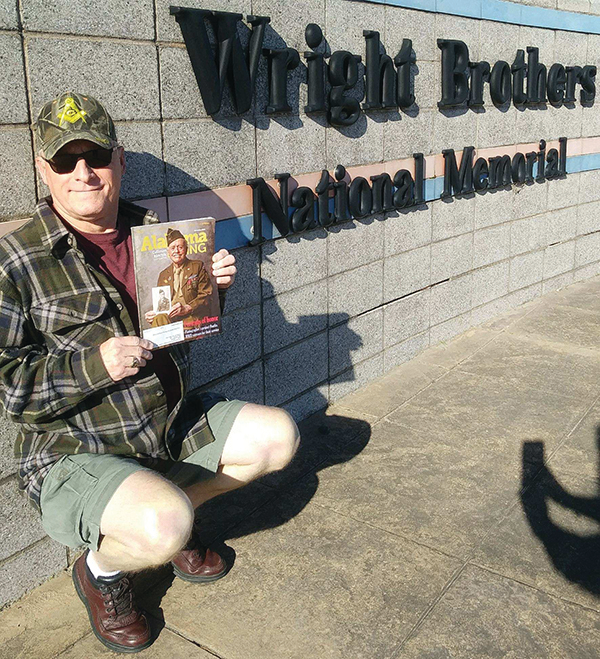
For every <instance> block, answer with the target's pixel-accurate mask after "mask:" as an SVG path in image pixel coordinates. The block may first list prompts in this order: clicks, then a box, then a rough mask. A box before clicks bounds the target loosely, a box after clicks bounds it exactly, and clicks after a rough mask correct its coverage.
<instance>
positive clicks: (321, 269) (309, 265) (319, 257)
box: [261, 229, 327, 297]
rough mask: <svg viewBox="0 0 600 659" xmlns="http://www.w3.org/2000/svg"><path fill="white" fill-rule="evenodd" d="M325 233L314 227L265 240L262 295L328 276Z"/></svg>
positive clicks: (271, 294) (274, 293)
mask: <svg viewBox="0 0 600 659" xmlns="http://www.w3.org/2000/svg"><path fill="white" fill-rule="evenodd" d="M326 236H327V233H326V232H325V230H324V229H315V230H314V231H309V232H307V233H303V234H302V235H301V236H292V237H290V238H283V239H281V240H275V241H273V242H269V243H266V244H264V245H263V246H262V247H261V250H262V263H261V277H262V287H263V297H270V296H273V295H277V294H279V293H283V292H284V291H289V290H291V289H293V288H298V287H300V286H306V285H307V284H310V283H311V282H315V281H321V280H322V279H325V278H326V277H327V240H326Z"/></svg>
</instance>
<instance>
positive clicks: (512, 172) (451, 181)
mask: <svg viewBox="0 0 600 659" xmlns="http://www.w3.org/2000/svg"><path fill="white" fill-rule="evenodd" d="M170 11H171V14H173V15H174V16H175V18H176V20H177V22H178V23H179V25H180V28H181V31H182V34H183V38H184V41H185V44H186V48H187V51H188V54H189V57H190V61H191V63H192V67H193V70H194V73H195V76H196V80H197V82H198V86H199V89H200V93H201V95H202V100H203V102H204V106H205V109H206V111H207V113H208V114H210V115H214V114H216V113H217V112H218V111H219V110H220V107H221V102H222V97H223V90H224V87H225V84H228V86H229V89H230V91H231V99H232V103H233V107H234V110H235V111H236V112H237V113H238V114H243V113H244V112H247V111H248V110H249V109H250V107H251V104H252V100H253V97H254V89H255V83H256V78H257V73H258V65H259V60H260V57H266V58H267V61H268V83H269V84H268V88H269V98H268V100H267V101H266V105H265V107H264V112H265V113H266V114H275V113H286V112H291V111H292V109H291V107H290V106H289V104H288V100H287V82H288V75H289V72H290V71H291V70H293V69H295V68H296V67H297V66H298V65H299V63H300V54H299V53H298V51H297V50H295V49H294V48H287V47H286V48H263V42H264V35H265V29H266V26H267V25H268V24H269V23H270V20H271V19H270V18H269V17H268V16H248V17H247V21H248V24H249V25H250V26H251V30H250V39H249V44H248V48H247V51H246V52H244V48H243V47H242V45H241V42H240V39H239V35H238V25H239V23H240V22H241V21H242V18H243V16H242V14H237V13H231V12H219V11H210V10H205V9H191V8H184V7H171V9H170ZM209 24H210V26H211V28H212V33H213V35H214V39H213V41H214V45H213V44H211V39H210V38H209V31H208V29H207V28H208V25H209ZM363 35H364V37H365V40H366V61H365V66H364V67H359V63H360V62H361V59H362V58H361V56H359V55H355V54H352V53H350V52H349V51H346V50H338V51H335V52H333V53H331V55H330V56H326V55H325V54H324V52H323V50H324V49H323V48H320V46H322V44H323V42H324V37H323V33H322V30H321V28H320V27H319V26H318V25H316V24H314V23H311V24H310V25H308V26H307V27H306V30H305V37H306V43H307V46H308V47H309V48H311V50H310V51H307V52H304V54H303V55H304V58H305V60H306V67H307V85H308V104H307V105H306V106H305V108H304V110H305V112H306V113H307V114H310V113H315V112H327V118H328V121H329V123H331V124H332V125H334V126H349V125H352V124H353V123H355V122H356V121H357V120H358V118H359V117H360V114H361V112H362V111H363V110H366V111H369V110H381V109H386V108H395V107H398V108H407V107H410V106H411V105H413V103H415V100H416V99H415V96H414V89H413V86H412V79H411V65H412V64H414V63H415V62H416V55H415V54H414V51H413V48H412V41H411V40H410V39H404V40H403V41H402V45H401V47H400V50H399V51H398V53H397V54H396V55H395V56H394V57H393V58H392V57H390V56H389V55H387V54H386V53H385V49H384V48H383V47H382V45H381V42H380V35H379V32H377V31H375V30H364V31H363ZM437 44H438V47H439V48H440V50H441V51H442V56H441V67H442V70H441V81H442V84H441V88H442V89H441V98H440V100H439V102H438V107H439V108H440V109H447V108H453V107H460V106H467V107H482V106H483V105H484V89H485V86H486V85H488V86H489V93H490V98H491V100H492V102H493V103H494V105H496V106H498V107H506V106H507V105H508V104H510V103H513V104H514V105H516V106H519V107H522V108H524V109H527V108H531V107H539V106H540V105H542V106H543V105H544V104H546V103H550V104H552V105H554V106H557V107H558V106H561V105H572V104H574V103H576V102H577V97H579V101H580V102H581V103H582V104H584V105H588V104H591V103H593V101H594V98H595V95H596V83H595V77H596V67H595V66H593V65H584V66H579V65H577V64H574V63H570V64H568V65H564V64H562V63H558V62H556V63H553V64H552V65H550V66H549V68H548V67H546V65H545V64H543V63H541V62H540V61H539V50H538V48H536V47H534V46H528V47H527V56H525V52H524V51H523V50H522V49H519V50H517V53H516V56H515V58H514V60H513V62H512V63H508V62H506V61H498V62H495V63H494V64H493V65H492V64H490V63H489V62H487V61H480V62H472V61H471V60H470V58H469V49H468V47H467V45H466V44H465V43H464V42H462V41H458V40H453V39H438V41H437ZM326 59H328V60H329V61H328V62H326V61H325V60H326ZM363 78H364V87H365V94H364V102H363V103H362V106H361V104H360V103H359V101H358V100H357V99H356V98H355V97H353V96H352V95H350V94H349V92H350V91H351V90H352V89H353V88H354V87H356V86H357V85H358V84H359V82H361V83H362V82H363ZM326 80H327V82H328V83H329V84H328V86H326ZM566 148H567V145H566V138H561V139H560V148H559V149H558V150H557V149H550V150H548V152H546V144H545V141H544V140H542V141H541V142H540V145H539V150H538V151H535V152H533V151H532V152H529V153H517V154H515V155H514V156H513V157H512V158H510V157H509V156H497V157H495V158H489V159H488V160H486V159H484V158H478V159H477V160H475V161H474V147H466V148H465V149H464V151H463V158H462V161H461V164H460V168H459V167H458V165H457V162H456V157H455V154H454V151H453V150H452V149H448V150H445V151H443V155H444V160H445V171H444V189H443V192H442V194H441V197H442V198H444V197H449V196H452V195H460V194H467V193H471V192H474V191H484V190H488V189H495V188H499V187H503V186H506V185H509V184H511V183H531V182H533V181H534V176H535V180H536V181H539V182H541V181H543V180H546V179H552V178H557V177H562V176H565V175H566ZM414 160H415V167H414V171H415V175H414V177H413V175H412V174H411V173H410V172H409V171H408V170H400V171H398V172H397V173H396V174H395V175H394V176H393V177H390V176H389V174H387V173H382V174H380V175H378V176H372V177H371V181H370V182H369V181H367V180H366V179H364V178H362V177H357V178H355V179H354V180H353V181H352V182H351V183H350V184H349V183H348V182H347V176H346V169H345V168H344V167H343V166H342V165H338V167H337V168H336V169H335V172H334V180H332V179H331V177H330V176H329V173H328V172H327V171H326V170H324V171H323V172H322V176H321V180H320V182H319V184H318V185H317V187H316V188H315V190H314V191H313V190H311V189H310V188H307V187H299V188H296V189H295V190H294V191H293V192H292V194H291V195H289V194H288V179H289V178H290V175H289V174H279V175H277V176H276V179H278V181H279V186H280V190H279V194H276V193H275V192H274V191H273V190H272V189H271V188H269V186H267V184H266V183H265V181H264V180H263V179H262V178H256V179H252V180H250V181H248V184H249V185H250V186H251V187H252V190H253V198H254V210H253V215H254V239H253V242H254V243H257V242H262V241H263V240H264V238H263V233H262V219H261V217H262V210H264V211H265V213H266V214H267V216H268V217H269V219H270V220H271V221H272V222H273V223H274V224H275V226H276V227H277V229H278V231H279V233H281V234H282V235H287V234H289V233H296V232H299V231H304V230H306V229H309V228H312V227H315V226H318V225H320V226H328V225H330V224H332V223H334V222H341V221H345V220H348V219H351V218H353V217H354V218H360V217H364V216H366V215H369V214H373V213H380V212H383V211H388V210H393V209H399V208H407V207H410V206H414V205H417V204H420V203H423V202H424V201H425V196H424V185H425V175H424V158H423V155H422V154H415V155H414ZM332 195H333V209H331V206H330V197H331V196H332Z"/></svg>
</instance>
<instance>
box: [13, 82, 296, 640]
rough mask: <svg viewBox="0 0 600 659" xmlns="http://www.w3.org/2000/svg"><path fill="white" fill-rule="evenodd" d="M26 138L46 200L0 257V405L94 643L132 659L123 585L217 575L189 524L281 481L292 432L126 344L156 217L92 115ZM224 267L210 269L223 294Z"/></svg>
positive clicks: (102, 122) (103, 125) (53, 120)
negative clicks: (225, 497)
mask: <svg viewBox="0 0 600 659" xmlns="http://www.w3.org/2000/svg"><path fill="white" fill-rule="evenodd" d="M36 134H37V139H38V143H39V144H38V146H39V156H38V158H37V161H36V162H37V167H38V170H39V173H40V175H41V177H42V179H43V180H44V181H45V183H46V184H47V185H48V187H49V189H50V196H49V197H48V198H47V199H43V200H42V201H40V203H39V204H38V206H37V208H36V211H35V214H34V217H33V219H32V220H30V221H29V222H27V223H26V224H25V225H24V226H23V227H21V228H20V229H18V230H17V231H15V232H13V233H12V234H10V235H8V236H6V237H5V238H4V239H3V240H2V243H1V244H0V305H1V307H2V316H1V319H0V397H1V400H2V403H3V406H4V409H5V412H6V414H7V415H8V417H9V418H11V419H13V420H14V421H16V422H17V423H18V424H20V432H19V436H18V439H17V443H16V449H15V450H16V454H17V456H18V457H19V461H20V467H19V477H20V484H21V487H22V489H24V490H25V491H26V493H27V494H28V495H29V497H30V498H31V500H32V501H33V503H34V504H35V505H36V506H37V507H38V508H39V509H40V511H41V518H42V525H43V527H44V529H45V530H46V531H47V533H48V534H49V535H50V536H51V537H53V538H55V539H56V540H58V541H60V542H62V543H63V544H65V545H68V546H71V547H78V546H81V545H84V546H85V547H86V548H87V549H86V551H85V553H84V554H83V555H82V556H81V557H80V558H79V559H78V560H77V561H76V562H75V565H74V568H73V581H74V584H75V588H76V590H77V593H78V595H79V597H80V598H81V599H82V601H83V602H84V604H85V606H86V607H87V610H88V614H89V617H90V621H91V624H92V629H93V631H94V633H95V635H96V636H97V637H98V638H99V640H100V641H102V643H104V645H106V646H107V647H109V648H110V649H112V650H115V651H117V652H136V651H138V650H141V649H143V648H145V647H148V645H150V643H151V642H152V638H151V634H150V629H149V625H148V621H147V619H146V617H145V615H144V614H143V613H142V612H141V611H140V610H138V608H137V607H136V605H135V603H134V600H133V598H132V592H131V582H130V580H129V579H128V577H127V574H128V573H130V572H135V571H137V570H142V569H145V568H148V567H152V566H157V565H162V564H164V563H167V562H169V561H170V562H171V563H172V564H173V567H174V570H175V573H176V575H177V576H179V577H181V578H183V579H186V580H188V581H192V582H197V583H206V582H210V581H214V580H216V579H219V578H221V577H222V576H224V575H225V573H226V571H227V565H226V564H225V563H224V561H223V559H222V558H221V557H220V556H219V555H217V554H216V553H214V552H212V551H210V550H208V549H204V548H202V547H200V546H199V545H198V544H197V541H196V539H195V535H194V534H192V527H193V521H194V509H195V508H197V507H198V506H199V505H201V504H202V503H203V502H205V501H207V500H208V499H210V498H212V497H215V496H217V495H219V494H221V493H223V492H226V491H228V490H231V489H233V488H236V487H240V486H242V485H245V484H247V483H248V482H250V481H251V480H253V479H255V478H257V477H259V476H261V475H263V474H265V473H268V472H270V471H274V470H277V469H282V468H283V467H284V466H285V465H287V464H288V463H289V461H290V460H291V458H292V456H293V454H294V452H295V450H296V448H297V444H298V432H297V428H296V425H295V424H294V422H293V420H292V419H291V417H290V416H289V415H288V414H287V413H286V412H284V411H283V410H279V409H276V408H267V407H264V406H260V405H253V404H246V403H243V402H241V401H228V400H223V399H222V398H221V397H218V396H215V395H212V396H210V395H208V396H207V395H204V396H201V395H199V394H193V393H189V392H188V375H189V364H188V361H187V351H186V348H187V344H183V345H177V346H172V347H170V348H167V349H162V350H155V349H154V345H153V344H152V343H150V342H149V341H147V340H144V339H140V338H138V336H137V334H138V333H139V332H138V330H139V323H138V318H137V315H136V305H135V285H134V276H133V265H132V263H133V260H132V254H131V232H130V228H131V226H133V225H136V224H141V223H150V222H157V221H158V218H157V217H156V215H155V214H154V213H152V212H151V211H145V210H144V209H141V208H139V207H137V206H134V205H133V204H130V203H127V202H125V201H122V200H120V199H119V190H120V186H121V176H122V174H123V172H124V171H125V160H124V154H123V148H122V147H121V146H119V144H118V142H117V139H116V135H115V129H114V125H113V122H112V120H111V118H110V116H109V114H108V113H107V111H106V110H105V109H104V108H103V106H102V105H101V104H100V103H99V102H98V101H96V100H95V99H93V98H91V97H90V96H83V95H80V94H76V93H72V92H69V93H67V94H62V95H61V96H59V97H58V98H56V99H54V100H53V101H51V102H49V103H47V104H46V105H44V107H43V108H42V110H41V112H40V115H39V117H38V121H37V126H36ZM234 262H235V259H234V257H233V255H231V254H228V253H227V251H226V250H220V251H219V252H218V253H217V254H215V256H214V257H213V264H212V268H213V274H214V276H215V278H216V282H217V286H218V287H219V288H220V289H221V290H223V291H224V290H225V289H227V288H228V287H229V286H230V285H231V283H232V282H233V279H234V277H235V265H234ZM205 340H207V341H208V340H210V339H205ZM224 358H225V356H224ZM163 474H164V475H163ZM207 474H208V475H209V476H210V477H208V478H207Z"/></svg>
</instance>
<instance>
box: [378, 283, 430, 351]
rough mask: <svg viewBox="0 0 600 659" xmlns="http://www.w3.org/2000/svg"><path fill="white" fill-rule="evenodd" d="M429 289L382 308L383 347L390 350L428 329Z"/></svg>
mask: <svg viewBox="0 0 600 659" xmlns="http://www.w3.org/2000/svg"><path fill="white" fill-rule="evenodd" d="M429 300H430V289H429V288H428V289H426V290H424V291H420V292H419V293H415V294H414V295H409V296H407V297H404V298H402V299H401V300H397V301H396V302H392V303H391V304H387V305H386V306H385V307H384V308H383V345H384V348H390V347H391V346H393V345H395V344H396V343H402V342H403V341H406V339H409V338H410V337H412V336H416V335H417V334H421V333H422V332H424V331H426V330H427V329H428V328H429Z"/></svg>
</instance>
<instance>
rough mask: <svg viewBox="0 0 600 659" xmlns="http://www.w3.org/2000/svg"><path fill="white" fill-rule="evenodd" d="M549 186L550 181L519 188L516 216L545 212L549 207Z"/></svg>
mask: <svg viewBox="0 0 600 659" xmlns="http://www.w3.org/2000/svg"><path fill="white" fill-rule="evenodd" d="M552 183H554V181H552ZM548 186H549V184H548V183H532V184H531V185H524V186H523V187H519V188H517V190H518V192H516V195H515V217H530V216H532V215H539V214H540V213H544V212H545V211H546V210H547V209H548Z"/></svg>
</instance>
